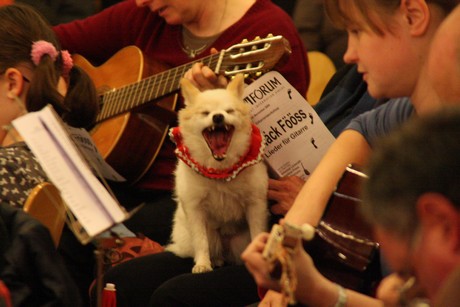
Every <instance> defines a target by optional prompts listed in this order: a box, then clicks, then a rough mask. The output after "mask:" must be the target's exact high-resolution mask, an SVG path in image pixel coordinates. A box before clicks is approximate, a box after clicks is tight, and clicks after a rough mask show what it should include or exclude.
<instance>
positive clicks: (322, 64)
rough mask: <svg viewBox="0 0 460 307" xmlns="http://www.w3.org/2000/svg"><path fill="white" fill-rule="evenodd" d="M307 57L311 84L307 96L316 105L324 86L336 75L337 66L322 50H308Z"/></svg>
mask: <svg viewBox="0 0 460 307" xmlns="http://www.w3.org/2000/svg"><path fill="white" fill-rule="evenodd" d="M307 58H308V63H309V66H310V85H309V86H308V91H307V97H306V98H307V101H308V102H309V103H310V104H311V105H312V106H314V105H315V104H316V103H317V102H318V101H319V100H320V98H321V95H322V93H323V91H324V88H325V87H326V85H327V83H328V82H329V80H330V79H331V77H332V76H333V75H334V73H335V71H336V68H335V66H334V63H333V62H332V60H331V59H330V58H329V57H328V56H327V55H326V54H324V53H322V52H320V51H308V52H307Z"/></svg>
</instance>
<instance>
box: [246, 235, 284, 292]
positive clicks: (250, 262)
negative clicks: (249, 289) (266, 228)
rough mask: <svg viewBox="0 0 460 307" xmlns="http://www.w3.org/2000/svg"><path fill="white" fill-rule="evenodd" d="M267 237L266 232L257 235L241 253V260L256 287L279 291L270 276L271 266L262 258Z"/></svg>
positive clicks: (278, 287)
mask: <svg viewBox="0 0 460 307" xmlns="http://www.w3.org/2000/svg"><path fill="white" fill-rule="evenodd" d="M268 237H269V234H268V233H266V232H264V233H261V234H259V235H257V236H256V237H255V238H254V240H252V242H251V243H250V244H249V245H248V246H247V247H246V249H245V250H244V251H243V253H242V254H241V259H242V260H243V261H244V264H245V265H246V268H247V269H248V271H249V272H250V273H251V274H252V276H253V277H254V280H255V281H256V283H257V285H259V286H260V287H262V288H265V289H274V290H279V289H280V285H279V282H278V280H275V279H273V278H272V277H271V276H270V273H271V272H270V269H271V266H270V264H269V263H268V262H267V261H266V260H265V258H264V257H263V256H262V253H263V250H264V248H265V245H266V244H267V240H268Z"/></svg>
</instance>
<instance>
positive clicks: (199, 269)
mask: <svg viewBox="0 0 460 307" xmlns="http://www.w3.org/2000/svg"><path fill="white" fill-rule="evenodd" d="M210 271H212V267H211V266H210V265H201V264H195V266H194V267H193V269H192V273H206V272H210Z"/></svg>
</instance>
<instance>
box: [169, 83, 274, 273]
mask: <svg viewBox="0 0 460 307" xmlns="http://www.w3.org/2000/svg"><path fill="white" fill-rule="evenodd" d="M243 88H244V83H243V77H242V75H238V76H237V77H235V79H234V80H233V81H231V82H230V83H229V85H228V87H227V89H214V90H208V91H204V92H200V91H199V90H198V89H196V88H195V87H194V86H193V85H192V84H191V82H190V81H188V80H186V79H183V80H182V81H181V89H182V95H183V96H184V99H185V105H186V107H185V108H184V109H182V110H181V111H179V127H180V129H181V134H182V139H183V143H184V145H186V146H187V147H188V149H189V152H190V156H191V157H192V158H193V159H194V160H195V161H196V162H198V163H199V164H200V165H202V166H204V167H207V168H213V169H216V170H223V169H227V168H229V167H231V166H232V165H234V164H235V163H236V162H238V161H239V160H240V158H241V157H242V156H243V155H245V154H246V153H247V151H248V148H249V146H250V141H251V131H252V130H251V118H250V113H249V112H250V106H249V105H247V104H246V103H245V102H244V101H243V99H242V98H243ZM232 127H233V128H232ZM218 129H221V130H222V129H225V130H227V132H228V131H232V130H233V135H232V136H231V140H230V143H229V146H228V147H227V146H225V144H224V141H223V140H224V139H225V138H224V137H223V135H222V131H221V132H220V133H221V135H220V136H219V137H217V138H216V139H215V140H214V141H209V140H208V141H207V140H206V139H205V135H206V134H207V133H208V134H210V132H211V131H214V130H218ZM206 131H207V132H206ZM227 134H228V133H227ZM208 143H209V145H208ZM267 188H268V175H267V169H266V167H265V164H264V163H263V162H258V163H256V164H254V165H251V166H249V167H247V168H246V169H244V170H243V171H242V172H241V173H239V174H238V175H237V176H236V178H235V179H233V180H230V181H225V180H222V179H210V178H207V177H204V176H203V175H201V174H199V173H197V172H196V171H195V170H194V169H192V168H191V167H189V166H187V165H186V163H184V162H183V161H181V160H179V162H178V164H177V168H176V171H175V195H176V200H177V204H178V207H177V210H176V212H175V216H174V226H173V232H172V236H171V241H172V242H171V244H170V245H169V246H167V250H168V251H171V252H173V253H175V254H176V255H178V256H181V257H193V258H194V261H195V266H194V267H193V269H192V272H194V273H200V272H207V271H211V270H212V268H213V267H215V266H220V265H222V264H223V263H224V261H226V262H230V263H239V262H240V254H241V252H242V251H243V249H244V248H245V247H246V245H247V244H248V243H249V242H250V240H251V239H252V238H254V236H255V235H257V234H258V233H260V232H262V231H266V229H267V217H268V209H267Z"/></svg>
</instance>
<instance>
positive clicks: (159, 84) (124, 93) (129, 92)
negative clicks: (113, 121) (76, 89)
mask: <svg viewBox="0 0 460 307" xmlns="http://www.w3.org/2000/svg"><path fill="white" fill-rule="evenodd" d="M219 58H220V54H213V55H211V56H208V57H205V58H203V59H201V60H200V61H195V62H192V63H187V64H184V65H181V66H178V67H176V68H174V69H171V70H168V71H166V72H161V73H159V74H156V75H154V76H151V77H148V78H146V79H143V80H141V81H139V82H136V83H133V84H129V85H126V86H123V87H120V88H118V89H114V90H112V91H108V92H106V93H104V94H103V96H104V97H103V107H102V109H101V111H100V112H99V114H98V116H97V119H96V121H97V122H100V121H102V120H104V119H107V118H109V117H112V116H115V115H117V114H121V113H123V112H126V111H128V110H130V109H132V108H134V107H137V106H139V105H141V104H142V103H144V102H148V101H151V100H154V99H156V98H159V97H161V96H164V95H166V94H168V93H170V92H173V91H175V90H177V89H179V85H180V84H179V82H180V78H177V76H178V75H179V76H183V75H184V74H185V72H186V71H187V70H188V69H190V68H191V67H192V65H193V64H195V63H197V62H205V61H206V60H207V61H208V62H207V63H205V64H206V65H207V66H210V67H212V66H215V65H217V63H218V61H219ZM178 71H180V73H179V74H178ZM173 81H174V82H173ZM166 85H170V86H169V89H167V88H166V87H165V86H166ZM139 93H144V95H143V96H142V97H138V99H135V96H136V95H139ZM128 98H129V99H128ZM126 101H129V102H128V103H126Z"/></svg>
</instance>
